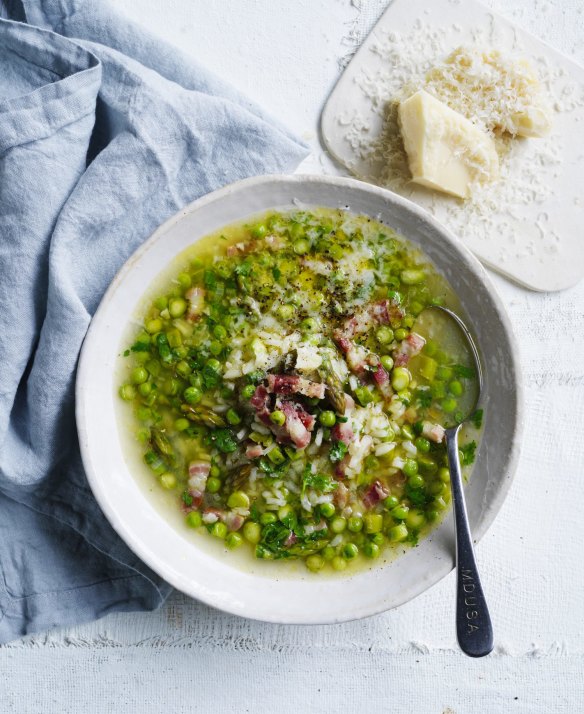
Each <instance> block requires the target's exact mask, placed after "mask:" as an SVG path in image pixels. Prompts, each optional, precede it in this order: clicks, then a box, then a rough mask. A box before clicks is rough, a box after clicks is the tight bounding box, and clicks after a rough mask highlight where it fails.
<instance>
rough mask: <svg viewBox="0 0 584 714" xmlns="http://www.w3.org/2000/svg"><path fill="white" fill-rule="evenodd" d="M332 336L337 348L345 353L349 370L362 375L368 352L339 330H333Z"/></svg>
mask: <svg viewBox="0 0 584 714" xmlns="http://www.w3.org/2000/svg"><path fill="white" fill-rule="evenodd" d="M333 336H334V338H335V341H336V343H337V345H338V346H339V349H340V350H341V351H342V352H343V353H344V354H345V358H346V361H347V365H348V367H349V369H350V370H351V372H354V373H355V374H356V375H357V376H363V375H364V374H365V365H366V364H367V357H368V355H369V352H368V351H367V350H366V349H365V347H362V346H361V345H356V344H355V343H354V342H353V341H352V340H350V339H349V338H348V337H345V336H344V335H343V333H342V332H340V331H339V330H335V332H334V335H333Z"/></svg>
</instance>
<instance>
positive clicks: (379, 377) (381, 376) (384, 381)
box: [372, 364, 393, 398]
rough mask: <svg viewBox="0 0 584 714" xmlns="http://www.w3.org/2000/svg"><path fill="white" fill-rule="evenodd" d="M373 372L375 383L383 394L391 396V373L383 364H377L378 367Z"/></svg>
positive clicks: (387, 396)
mask: <svg viewBox="0 0 584 714" xmlns="http://www.w3.org/2000/svg"><path fill="white" fill-rule="evenodd" d="M372 374H373V380H374V381H375V384H377V387H378V388H379V391H380V392H381V393H382V394H383V396H384V397H386V398H389V397H391V395H392V394H393V389H392V388H391V384H390V382H389V374H388V373H387V372H386V371H385V369H384V368H383V367H382V366H381V364H378V365H377V369H376V370H375V372H373V373H372Z"/></svg>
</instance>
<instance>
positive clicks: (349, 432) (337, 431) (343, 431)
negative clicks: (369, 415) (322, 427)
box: [331, 421, 355, 444]
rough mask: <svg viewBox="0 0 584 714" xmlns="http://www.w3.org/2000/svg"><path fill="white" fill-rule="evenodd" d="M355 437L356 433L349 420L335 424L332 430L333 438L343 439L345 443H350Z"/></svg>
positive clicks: (335, 439) (336, 439) (334, 439)
mask: <svg viewBox="0 0 584 714" xmlns="http://www.w3.org/2000/svg"><path fill="white" fill-rule="evenodd" d="M354 438H355V434H354V433H353V429H352V428H351V425H350V424H349V422H348V421H347V422H344V423H342V422H339V423H337V424H335V425H334V426H333V428H332V430H331V439H333V441H342V442H343V444H350V443H351V441H353V439H354Z"/></svg>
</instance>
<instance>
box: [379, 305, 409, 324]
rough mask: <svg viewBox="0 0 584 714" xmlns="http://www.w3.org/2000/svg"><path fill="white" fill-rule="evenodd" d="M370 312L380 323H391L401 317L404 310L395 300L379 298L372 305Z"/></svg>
mask: <svg viewBox="0 0 584 714" xmlns="http://www.w3.org/2000/svg"><path fill="white" fill-rule="evenodd" d="M371 309H372V314H373V315H374V317H375V319H376V320H377V322H378V323H379V324H381V325H391V324H392V323H395V322H397V321H399V320H401V319H402V318H403V316H404V315H405V312H404V311H403V310H402V308H401V307H400V306H399V303H397V302H395V300H381V301H380V302H377V303H375V304H374V305H372V308H371Z"/></svg>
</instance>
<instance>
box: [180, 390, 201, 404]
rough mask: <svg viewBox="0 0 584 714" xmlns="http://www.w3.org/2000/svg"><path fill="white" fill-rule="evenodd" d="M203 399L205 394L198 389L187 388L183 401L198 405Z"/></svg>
mask: <svg viewBox="0 0 584 714" xmlns="http://www.w3.org/2000/svg"><path fill="white" fill-rule="evenodd" d="M202 398H203V392H202V391H201V390H200V389H198V387H187V388H186V389H185V391H184V392H183V399H184V400H185V402H186V403H187V404H197V403H198V402H200V401H201V399H202Z"/></svg>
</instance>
